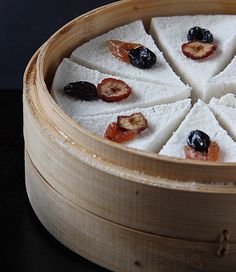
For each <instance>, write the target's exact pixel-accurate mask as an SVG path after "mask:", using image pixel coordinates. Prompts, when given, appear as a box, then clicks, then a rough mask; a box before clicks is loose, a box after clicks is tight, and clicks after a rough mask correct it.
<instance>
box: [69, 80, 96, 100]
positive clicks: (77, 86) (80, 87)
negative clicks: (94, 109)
mask: <svg viewBox="0 0 236 272" xmlns="http://www.w3.org/2000/svg"><path fill="white" fill-rule="evenodd" d="M64 92H65V93H66V94H68V95H70V96H72V97H74V98H77V99H80V100H85V101H91V100H96V99H97V98H98V96H97V88H96V86H95V85H93V84H92V83H90V82H87V81H78V82H72V83H69V84H68V85H67V86H65V87H64Z"/></svg>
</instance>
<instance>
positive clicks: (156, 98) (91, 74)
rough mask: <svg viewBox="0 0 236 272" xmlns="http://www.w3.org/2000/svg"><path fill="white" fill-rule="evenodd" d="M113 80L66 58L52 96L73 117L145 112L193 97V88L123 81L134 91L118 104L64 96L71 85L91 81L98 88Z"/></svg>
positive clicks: (57, 74)
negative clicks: (100, 84) (103, 83)
mask: <svg viewBox="0 0 236 272" xmlns="http://www.w3.org/2000/svg"><path fill="white" fill-rule="evenodd" d="M113 77H114V76H111V75H108V74H103V73H100V72H99V71H96V70H92V69H89V68H86V67H84V66H81V65H78V64H76V63H73V62H71V61H70V60H69V59H66V58H65V59H63V61H62V62H61V64H60V66H59V67H58V69H57V72H56V74H55V77H54V80H53V84H52V88H51V93H52V95H53V97H54V98H55V100H56V102H57V103H58V104H59V105H60V106H61V107H62V109H63V110H64V111H65V112H66V113H67V114H69V115H70V116H76V115H77V116H85V115H99V114H105V113H114V112H120V111H125V110H129V109H132V108H136V107H140V108H142V107H150V106H154V105H157V104H165V103H171V102H175V101H177V100H181V99H185V98H188V97H189V96H190V88H189V87H187V86H183V87H173V86H172V87H170V86H164V85H158V84H154V83H149V82H140V81H136V80H131V79H124V78H120V77H115V78H116V79H121V80H123V81H125V82H126V83H127V84H128V85H129V86H130V87H131V88H132V89H133V91H132V93H131V94H130V96H129V97H128V98H126V99H123V100H121V101H118V102H112V103H109V102H104V101H102V100H101V99H99V100H96V101H82V100H78V99H75V98H72V97H70V96H68V95H66V94H65V93H64V87H65V86H66V85H67V84H68V83H71V82H77V81H88V82H91V83H93V84H94V85H95V86H97V85H98V83H100V82H101V81H102V80H103V79H105V78H113Z"/></svg>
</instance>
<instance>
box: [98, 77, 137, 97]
mask: <svg viewBox="0 0 236 272" xmlns="http://www.w3.org/2000/svg"><path fill="white" fill-rule="evenodd" d="M97 92H98V96H99V97H100V98H101V99H102V100H103V101H106V102H116V101H120V100H122V99H124V98H127V97H128V96H129V95H130V94H131V92H132V88H131V87H130V86H129V85H128V84H126V83H125V82H124V81H122V80H118V79H114V78H106V79H104V80H103V81H102V82H101V83H99V84H98V86H97Z"/></svg>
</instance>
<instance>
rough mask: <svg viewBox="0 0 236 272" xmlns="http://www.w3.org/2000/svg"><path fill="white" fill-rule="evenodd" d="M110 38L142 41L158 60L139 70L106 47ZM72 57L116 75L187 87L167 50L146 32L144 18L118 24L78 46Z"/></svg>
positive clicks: (73, 59) (87, 65) (74, 59)
mask: <svg viewBox="0 0 236 272" xmlns="http://www.w3.org/2000/svg"><path fill="white" fill-rule="evenodd" d="M107 40H120V41H124V42H131V43H139V44H141V45H143V46H145V47H147V48H149V49H150V50H152V51H153V52H154V53H155V54H156V57H157V62H156V64H155V65H154V66H152V67H151V68H150V69H139V68H137V67H135V66H133V65H131V64H128V63H125V62H123V61H120V60H117V59H116V58H115V57H114V56H113V55H112V54H111V53H110V52H108V50H107V49H106V41H107ZM70 59H71V60H72V61H74V62H77V63H78V64H81V65H84V66H86V67H89V68H92V69H96V70H99V71H101V72H103V73H107V74H110V75H114V76H122V77H127V78H130V79H136V80H140V81H146V82H153V83H157V84H163V85H168V86H181V87H183V86H184V84H183V82H182V81H181V80H180V78H179V77H178V76H177V75H176V74H175V73H174V72H173V70H172V68H171V67H170V66H169V64H168V63H167V62H166V60H165V59H164V57H163V53H162V52H160V50H159V49H158V48H157V46H156V45H155V43H154V40H153V39H152V37H151V36H150V35H148V34H147V33H146V31H145V29H144V26H143V23H142V21H140V20H138V21H135V22H133V23H130V24H127V25H124V26H120V27H117V28H115V29H113V30H111V31H109V32H107V33H105V34H103V35H100V36H98V37H96V38H94V39H91V40H90V41H88V42H86V43H84V44H83V45H81V46H79V47H78V48H77V49H75V50H74V51H73V52H72V54H71V57H70Z"/></svg>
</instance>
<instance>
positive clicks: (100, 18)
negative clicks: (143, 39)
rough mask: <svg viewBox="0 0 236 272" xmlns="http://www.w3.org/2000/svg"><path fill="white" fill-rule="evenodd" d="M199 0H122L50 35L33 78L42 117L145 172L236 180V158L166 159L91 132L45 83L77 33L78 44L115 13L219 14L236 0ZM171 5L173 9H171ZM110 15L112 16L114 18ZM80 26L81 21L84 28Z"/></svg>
mask: <svg viewBox="0 0 236 272" xmlns="http://www.w3.org/2000/svg"><path fill="white" fill-rule="evenodd" d="M201 3H203V1H193V0H192V1H173V0H172V1H168V3H167V1H154V0H150V1H145V3H144V2H143V1H132V0H131V1H121V2H119V3H115V4H110V5H108V6H106V7H102V8H99V9H96V10H94V11H91V12H89V13H87V14H85V15H82V16H80V17H78V18H76V19H75V20H73V21H72V22H70V23H68V24H67V25H66V26H65V27H63V28H62V29H60V30H59V31H58V32H57V33H56V34H54V35H53V36H52V37H51V38H50V39H49V40H48V41H47V42H46V43H45V45H44V46H43V47H42V48H41V50H40V54H39V57H38V60H37V78H36V84H37V93H38V99H39V104H40V107H41V110H42V112H44V114H45V118H46V119H48V121H49V122H50V123H51V124H53V125H52V129H57V130H58V128H59V130H60V131H59V133H60V132H61V133H63V134H64V135H65V137H67V139H72V141H73V142H76V143H79V144H80V145H82V146H83V147H84V148H86V149H88V150H89V151H90V152H93V153H94V154H95V155H97V156H100V157H102V158H103V159H104V160H107V161H110V162H112V163H116V164H118V165H120V166H122V167H125V168H129V169H131V170H136V169H139V170H140V171H141V172H144V173H145V174H147V175H153V176H159V177H163V178H169V179H175V180H185V181H188V180H193V181H196V182H206V183H207V182H216V181H219V182H235V181H236V175H235V170H236V164H235V163H206V162H196V161H186V160H182V159H174V158H167V157H162V156H159V155H157V154H148V153H145V152H140V151H136V150H132V149H129V148H126V147H124V146H121V145H118V144H114V143H111V142H110V141H107V140H103V139H102V138H101V137H98V136H95V135H92V134H91V133H90V132H89V131H87V130H85V129H83V128H81V127H80V126H79V125H78V124H77V123H76V122H75V121H73V120H72V119H71V118H69V116H67V115H66V114H65V113H64V112H62V110H61V109H60V108H59V107H58V106H57V105H56V103H55V102H54V101H53V99H52V97H51V96H50V94H49V92H48V89H47V86H46V83H45V80H46V81H47V82H50V80H49V79H50V78H51V77H52V74H53V72H54V71H55V68H56V67H57V65H58V64H59V62H60V60H61V58H62V56H65V55H67V54H68V53H69V52H71V51H72V49H73V48H75V47H76V46H77V45H78V44H79V41H78V36H80V37H81V40H80V42H81V43H82V42H84V41H85V40H87V39H90V38H92V37H93V36H96V35H98V34H100V33H102V32H104V31H107V30H109V29H110V28H113V27H115V26H117V25H119V24H121V19H117V18H120V17H119V16H118V14H121V13H125V16H124V17H122V23H127V22H130V21H133V20H134V19H138V18H141V19H144V20H147V19H148V18H150V16H153V15H157V13H159V14H161V13H162V14H163V12H164V14H168V15H171V14H176V13H178V14H183V13H184V12H186V11H189V12H188V13H197V12H200V11H201V12H202V11H203V12H202V13H207V12H209V11H211V13H217V12H221V13H222V10H223V12H224V13H233V12H234V13H235V12H236V3H235V2H233V1H213V0H208V1H204V9H202V6H201V5H200V4H201ZM181 4H182V5H185V9H184V10H183V8H181V7H182V5H181ZM118 7H119V8H118ZM171 7H172V9H173V10H171ZM173 7H175V8H173ZM206 7H207V8H206ZM157 8H158V9H157ZM113 18H116V19H114V21H113V20H112V19H113ZM108 22H109V24H108ZM80 25H83V28H81V27H80ZM107 25H109V27H108V26H107ZM91 29H93V32H91V31H90V30H91ZM68 44H69V45H68Z"/></svg>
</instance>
